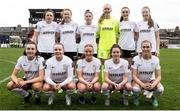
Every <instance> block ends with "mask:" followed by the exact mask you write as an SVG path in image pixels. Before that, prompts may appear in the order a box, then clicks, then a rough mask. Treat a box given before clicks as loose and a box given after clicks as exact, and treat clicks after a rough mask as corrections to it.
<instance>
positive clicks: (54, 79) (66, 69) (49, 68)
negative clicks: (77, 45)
mask: <svg viewBox="0 0 180 111" xmlns="http://www.w3.org/2000/svg"><path fill="white" fill-rule="evenodd" d="M72 78H73V68H72V60H71V59H70V58H69V57H67V56H65V55H64V47H63V45H62V44H61V43H59V44H55V46H54V56H53V57H51V58H49V59H48V60H47V62H46V69H45V82H46V83H45V84H44V86H43V90H44V91H45V94H46V95H47V96H49V100H48V105H51V104H52V103H53V99H54V91H55V90H61V88H62V89H65V90H66V95H65V98H66V104H67V105H71V94H72V93H73V91H74V90H75V89H76V85H75V83H74V82H72Z"/></svg>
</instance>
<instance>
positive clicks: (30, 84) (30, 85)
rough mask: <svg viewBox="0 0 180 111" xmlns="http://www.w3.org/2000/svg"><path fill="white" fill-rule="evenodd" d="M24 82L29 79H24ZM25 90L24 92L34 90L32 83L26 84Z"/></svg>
mask: <svg viewBox="0 0 180 111" xmlns="http://www.w3.org/2000/svg"><path fill="white" fill-rule="evenodd" d="M23 80H24V81H26V80H27V79H26V78H23ZM23 89H24V90H29V89H32V83H28V84H26V86H23Z"/></svg>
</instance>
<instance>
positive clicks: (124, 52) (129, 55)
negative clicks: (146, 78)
mask: <svg viewBox="0 0 180 111" xmlns="http://www.w3.org/2000/svg"><path fill="white" fill-rule="evenodd" d="M121 51H122V55H121V57H122V58H133V57H134V56H136V51H135V50H124V49H122V50H121Z"/></svg>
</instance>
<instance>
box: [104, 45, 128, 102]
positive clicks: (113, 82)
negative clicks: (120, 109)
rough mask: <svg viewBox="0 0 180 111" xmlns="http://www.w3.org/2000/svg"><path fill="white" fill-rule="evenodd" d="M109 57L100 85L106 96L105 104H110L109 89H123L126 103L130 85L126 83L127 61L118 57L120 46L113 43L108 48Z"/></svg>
mask: <svg viewBox="0 0 180 111" xmlns="http://www.w3.org/2000/svg"><path fill="white" fill-rule="evenodd" d="M110 54H111V57H112V58H111V59H109V60H106V61H105V64H104V66H105V69H104V72H105V82H104V83H103V85H102V91H103V93H104V95H105V96H106V99H105V105H110V91H112V90H116V91H121V92H122V91H124V95H123V103H124V105H129V103H128V98H127V97H128V95H126V94H128V93H126V92H128V91H131V86H129V85H128V84H127V83H128V72H129V71H130V70H129V69H128V61H127V60H125V59H122V58H120V56H121V48H120V47H119V45H118V44H114V45H113V46H112V48H111V50H110Z"/></svg>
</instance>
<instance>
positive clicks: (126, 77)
mask: <svg viewBox="0 0 180 111" xmlns="http://www.w3.org/2000/svg"><path fill="white" fill-rule="evenodd" d="M127 82H128V73H125V74H124V75H123V81H122V82H121V83H120V84H121V86H124V85H125V84H126V83H127Z"/></svg>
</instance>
